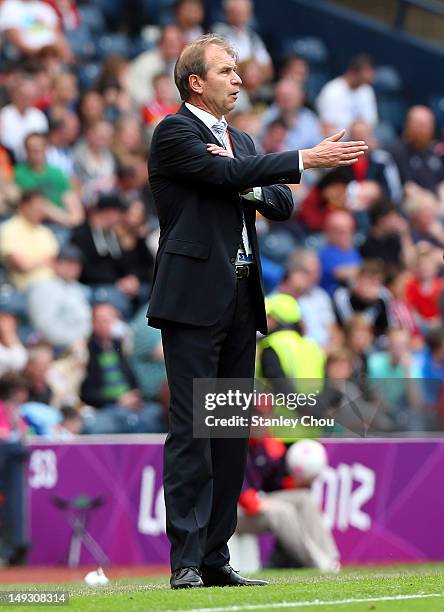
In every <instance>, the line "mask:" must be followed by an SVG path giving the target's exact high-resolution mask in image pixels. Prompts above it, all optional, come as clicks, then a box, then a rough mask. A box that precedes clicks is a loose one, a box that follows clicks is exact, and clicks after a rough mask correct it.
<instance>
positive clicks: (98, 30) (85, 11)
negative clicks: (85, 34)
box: [79, 5, 106, 34]
mask: <svg viewBox="0 0 444 612" xmlns="http://www.w3.org/2000/svg"><path fill="white" fill-rule="evenodd" d="M79 12H80V16H81V23H82V24H84V25H85V26H86V27H87V28H88V29H89V30H90V31H91V32H94V34H103V33H104V32H106V23H105V19H104V17H103V14H102V12H101V11H100V9H99V8H98V7H97V6H94V5H87V6H80V7H79Z"/></svg>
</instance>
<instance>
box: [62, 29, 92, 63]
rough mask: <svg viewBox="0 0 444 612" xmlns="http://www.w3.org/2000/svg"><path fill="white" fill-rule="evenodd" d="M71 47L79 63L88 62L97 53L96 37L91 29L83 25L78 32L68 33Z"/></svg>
mask: <svg viewBox="0 0 444 612" xmlns="http://www.w3.org/2000/svg"><path fill="white" fill-rule="evenodd" d="M66 37H67V38H68V42H69V46H70V47H71V50H72V52H73V53H74V55H75V57H76V59H77V60H78V61H88V60H90V59H92V58H93V57H94V55H95V53H96V48H95V45H94V37H93V35H92V34H91V31H90V30H89V28H88V27H87V26H86V25H85V24H82V25H81V26H80V28H78V29H77V30H72V31H68V32H66Z"/></svg>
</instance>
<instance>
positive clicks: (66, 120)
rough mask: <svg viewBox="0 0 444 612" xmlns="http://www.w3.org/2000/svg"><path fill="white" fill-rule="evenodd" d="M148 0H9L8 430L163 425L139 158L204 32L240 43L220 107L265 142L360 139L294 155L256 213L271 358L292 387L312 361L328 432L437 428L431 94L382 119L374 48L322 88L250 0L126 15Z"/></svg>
mask: <svg viewBox="0 0 444 612" xmlns="http://www.w3.org/2000/svg"><path fill="white" fill-rule="evenodd" d="M139 4H144V3H136V2H131V1H128V2H125V3H120V2H112V1H111V0H110V1H109V2H107V3H101V2H98V1H97V2H85V3H82V2H80V1H79V2H77V3H76V1H75V0H1V1H0V35H1V43H0V44H1V47H0V53H1V58H2V59H1V64H0V214H1V225H0V258H1V271H0V274H1V279H0V376H1V379H2V384H1V385H0V389H1V392H2V397H0V437H1V438H3V439H13V438H14V437H18V436H20V435H22V433H23V431H25V430H26V428H28V429H29V428H31V430H32V431H33V432H34V433H36V434H45V435H51V436H53V437H58V438H62V439H64V438H66V439H69V438H70V437H71V436H73V435H76V434H78V433H80V432H83V433H130V432H163V431H166V419H167V417H166V415H167V405H168V389H167V385H166V375H165V368H164V364H163V354H162V345H161V338H160V332H159V330H157V329H153V328H149V327H147V325H146V318H145V313H146V304H147V302H148V299H149V294H150V281H151V275H152V271H153V264H154V256H155V252H156V245H157V239H158V222H157V218H156V212H155V207H154V205H153V201H152V196H151V193H150V187H149V181H148V174H147V168H146V159H147V151H148V149H149V144H150V138H151V136H152V133H153V130H154V128H155V126H156V125H157V123H158V122H159V121H160V120H161V119H162V118H163V117H164V116H165V115H167V114H169V113H174V112H175V111H176V110H177V109H178V108H179V104H180V100H179V98H178V93H177V90H176V88H175V86H174V83H173V79H172V71H173V68H174V64H175V61H176V59H177V57H178V55H179V53H180V51H181V49H182V48H183V46H184V45H185V44H186V42H187V41H190V40H193V39H194V38H196V37H198V36H199V35H201V34H202V33H203V32H205V31H215V32H218V33H220V34H222V35H223V36H225V37H226V38H227V39H229V40H230V42H232V44H233V45H234V46H235V47H236V48H237V50H238V53H239V62H238V67H239V74H240V76H241V77H242V80H243V90H242V94H241V96H240V98H239V100H238V104H237V108H236V110H235V112H234V113H233V114H232V116H231V117H229V121H230V122H231V123H232V124H233V125H235V126H237V127H238V128H240V129H243V130H245V131H247V132H248V133H249V134H251V136H252V137H253V138H254V141H255V143H256V147H257V150H258V152H262V153H272V152H278V151H284V150H287V149H304V148H308V147H312V146H314V145H316V144H317V143H318V142H319V141H320V140H322V138H324V137H325V136H329V135H331V134H332V133H333V132H334V131H336V130H338V129H341V128H346V129H347V137H349V138H351V139H354V140H366V142H367V143H368V145H369V152H368V155H366V156H365V157H364V158H362V159H360V160H359V162H358V163H356V164H355V165H354V166H353V167H351V168H340V169H336V170H333V171H326V172H322V173H320V172H316V171H314V170H308V171H306V172H305V173H304V176H303V181H302V184H301V185H295V186H291V188H292V192H293V197H294V202H295V213H294V215H293V217H292V219H291V220H289V221H288V222H286V223H284V224H282V223H279V224H277V223H273V222H270V221H267V220H265V219H264V218H262V217H260V216H259V215H258V218H257V228H258V233H259V237H260V245H261V249H262V265H263V271H264V279H265V285H266V289H267V292H268V294H269V295H270V299H268V300H267V309H268V316H269V324H270V334H269V336H268V337H267V338H266V339H265V340H264V339H259V341H258V366H259V368H258V369H259V370H260V373H261V376H262V377H263V378H264V379H266V380H269V381H273V383H272V384H276V380H278V381H280V383H279V385H278V386H279V388H283V389H285V390H287V391H290V390H291V389H294V382H293V379H299V380H300V379H303V378H318V379H322V380H323V381H324V382H325V384H324V391H323V394H322V395H323V398H324V401H323V402H321V404H320V407H319V410H320V411H321V412H322V414H332V413H333V414H335V415H336V416H337V417H338V423H339V431H343V432H348V433H350V432H352V433H356V434H358V433H359V434H360V433H362V432H363V431H364V432H368V431H374V432H390V431H405V432H409V431H410V432H412V431H424V430H430V431H434V430H435V431H436V430H441V429H443V427H444V392H443V391H444V388H443V380H444V326H443V322H444V319H443V315H444V278H443V260H442V253H443V248H444V226H443V222H442V221H443V218H444V217H443V215H444V143H443V142H440V141H439V138H437V135H438V131H437V125H436V121H435V116H434V114H433V112H432V110H431V109H430V108H428V107H427V106H415V107H412V108H410V109H409V110H408V112H407V114H406V117H405V122H404V125H403V129H402V132H401V133H400V134H399V135H398V136H397V137H396V138H392V139H384V138H381V139H378V134H379V133H381V132H380V131H379V130H378V126H379V117H378V96H377V94H376V92H375V89H374V88H373V82H374V79H375V66H374V65H373V62H372V60H371V58H370V57H368V56H366V55H358V56H356V57H354V58H352V59H351V61H350V64H349V66H348V67H347V69H346V71H345V72H344V73H343V74H339V75H332V78H331V80H329V81H328V82H326V83H325V84H323V85H322V86H321V87H319V88H318V91H317V92H316V95H313V91H312V88H311V91H309V90H308V87H307V83H308V82H309V79H310V70H311V66H310V63H309V61H307V59H306V58H305V57H304V56H303V55H296V54H290V55H288V56H287V57H285V58H279V59H276V58H273V57H272V56H271V54H270V52H269V50H268V49H267V46H266V44H265V43H264V41H263V39H262V38H261V36H260V34H259V32H258V31H257V30H256V29H254V27H253V25H254V23H255V22H254V15H253V13H252V9H253V6H252V2H251V0H226V1H225V2H224V4H223V6H224V12H223V14H221V20H220V21H219V22H218V23H215V24H211V23H210V24H209V23H208V19H207V17H206V15H205V12H204V4H203V1H202V0H178V1H177V2H176V3H174V5H173V6H172V5H171V3H167V2H158V3H151V4H150V3H149V2H146V3H145V4H144V6H145V5H146V6H147V7H148V8H149V7H151V8H152V13H150V12H149V10H148V11H147V12H146V14H142V13H140V12H139V13H138V19H135V15H134V11H135V6H136V5H137V6H139ZM162 7H163V10H162ZM102 9H103V11H104V13H102ZM252 24H253V25H252ZM215 282H217V281H216V279H215ZM282 298H283V299H282ZM289 300H290V302H289ZM308 354H310V355H311V358H307V355H308ZM372 381H374V384H372ZM350 398H353V400H351V399H350Z"/></svg>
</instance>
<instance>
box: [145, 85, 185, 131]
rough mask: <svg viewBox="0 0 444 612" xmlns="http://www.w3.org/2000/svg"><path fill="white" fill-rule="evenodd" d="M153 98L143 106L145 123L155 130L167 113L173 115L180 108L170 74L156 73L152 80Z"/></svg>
mask: <svg viewBox="0 0 444 612" xmlns="http://www.w3.org/2000/svg"><path fill="white" fill-rule="evenodd" d="M152 83H153V98H152V100H151V102H148V104H145V106H143V108H142V119H143V122H144V124H145V125H147V126H149V127H150V128H152V129H153V130H154V128H155V127H156V125H157V124H158V123H159V121H161V120H162V119H163V118H164V117H166V115H172V114H174V113H175V112H177V110H178V109H179V104H178V103H177V95H176V91H175V88H174V85H173V82H172V80H171V77H170V75H169V74H165V73H160V74H156V75H155V76H154V77H153V80H152Z"/></svg>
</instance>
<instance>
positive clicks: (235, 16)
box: [212, 0, 273, 81]
mask: <svg viewBox="0 0 444 612" xmlns="http://www.w3.org/2000/svg"><path fill="white" fill-rule="evenodd" d="M252 18H253V4H252V2H251V0H225V1H224V23H217V24H216V25H215V26H214V27H213V28H212V29H213V31H214V32H216V33H217V34H220V35H221V36H223V37H224V38H226V39H227V40H228V42H229V43H230V44H231V45H232V46H233V48H234V49H236V50H237V52H238V61H239V62H245V61H247V60H249V59H251V58H255V59H256V60H257V61H258V62H259V64H260V65H261V68H262V72H263V75H264V80H265V81H271V79H272V78H273V64H272V61H271V57H270V55H269V53H268V51H267V49H266V47H265V45H264V43H263V41H262V39H261V37H260V36H259V34H257V33H256V32H255V31H254V30H253V29H252V28H251V27H250V22H251V20H252Z"/></svg>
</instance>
